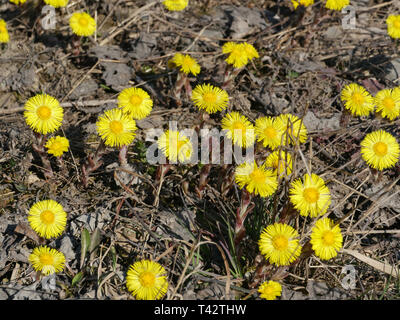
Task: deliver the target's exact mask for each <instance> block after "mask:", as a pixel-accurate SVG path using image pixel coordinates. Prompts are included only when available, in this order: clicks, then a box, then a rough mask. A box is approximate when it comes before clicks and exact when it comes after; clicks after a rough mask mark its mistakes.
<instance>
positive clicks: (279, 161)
mask: <svg viewBox="0 0 400 320" xmlns="http://www.w3.org/2000/svg"><path fill="white" fill-rule="evenodd" d="M265 166H266V167H268V168H273V169H274V173H275V174H276V175H278V176H282V175H285V176H288V175H290V174H291V173H292V168H293V162H292V156H291V155H290V153H288V152H286V151H282V150H276V151H274V152H272V153H271V154H270V155H269V156H268V157H267V159H266V160H265ZM278 168H279V169H278Z"/></svg>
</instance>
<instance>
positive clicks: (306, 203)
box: [289, 173, 331, 218]
mask: <svg viewBox="0 0 400 320" xmlns="http://www.w3.org/2000/svg"><path fill="white" fill-rule="evenodd" d="M303 178H304V183H303V182H302V181H301V179H297V180H295V181H293V182H292V183H291V188H290V189H289V193H290V196H289V197H290V202H291V203H292V204H293V205H294V207H295V208H296V209H297V210H298V211H299V212H300V215H302V216H308V215H309V216H310V217H311V218H314V217H317V216H318V215H322V214H324V213H325V212H326V211H328V208H329V206H330V204H331V194H330V192H329V189H328V187H327V186H326V185H325V182H324V180H323V179H322V178H320V177H319V176H318V175H316V174H314V173H313V174H311V177H310V175H309V174H305V175H304V177H303Z"/></svg>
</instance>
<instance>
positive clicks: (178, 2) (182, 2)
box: [163, 0, 189, 11]
mask: <svg viewBox="0 0 400 320" xmlns="http://www.w3.org/2000/svg"><path fill="white" fill-rule="evenodd" d="M188 3H189V0H164V1H163V4H164V6H165V7H166V8H167V9H168V10H169V11H182V10H183V9H185V8H186V7H187V5H188Z"/></svg>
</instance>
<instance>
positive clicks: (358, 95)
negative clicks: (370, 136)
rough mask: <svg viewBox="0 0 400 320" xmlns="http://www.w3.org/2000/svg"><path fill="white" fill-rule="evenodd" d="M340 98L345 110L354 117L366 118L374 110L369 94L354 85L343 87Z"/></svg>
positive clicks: (372, 100) (372, 99) (362, 88)
mask: <svg viewBox="0 0 400 320" xmlns="http://www.w3.org/2000/svg"><path fill="white" fill-rule="evenodd" d="M340 98H341V100H342V101H343V102H344V106H345V108H346V109H347V110H349V111H350V112H351V113H352V114H353V115H355V116H368V115H369V114H370V113H371V112H372V111H373V110H374V108H375V104H374V98H373V97H372V96H371V94H370V93H369V92H368V91H367V90H365V88H364V87H362V86H360V85H358V84H356V83H351V84H348V85H347V86H345V87H344V88H343V90H342V94H341V97H340Z"/></svg>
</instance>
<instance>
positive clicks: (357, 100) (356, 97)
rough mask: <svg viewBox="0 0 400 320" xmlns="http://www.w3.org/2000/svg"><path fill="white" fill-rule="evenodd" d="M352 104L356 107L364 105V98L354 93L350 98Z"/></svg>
mask: <svg viewBox="0 0 400 320" xmlns="http://www.w3.org/2000/svg"><path fill="white" fill-rule="evenodd" d="M352 99H353V102H354V103H355V104H358V105H362V104H363V103H364V100H365V99H364V96H363V95H362V94H361V93H359V92H354V93H353V96H352Z"/></svg>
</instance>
